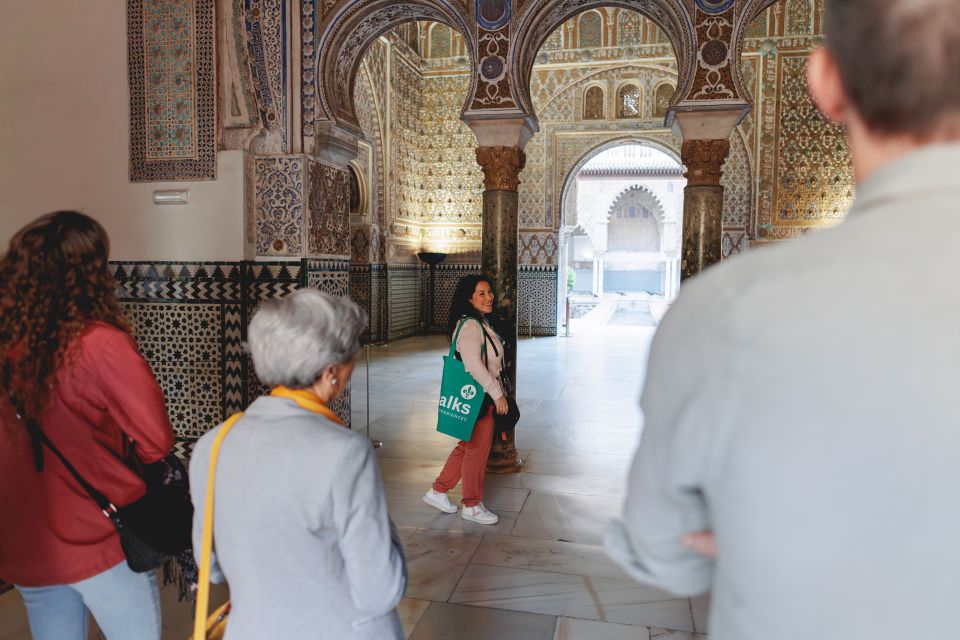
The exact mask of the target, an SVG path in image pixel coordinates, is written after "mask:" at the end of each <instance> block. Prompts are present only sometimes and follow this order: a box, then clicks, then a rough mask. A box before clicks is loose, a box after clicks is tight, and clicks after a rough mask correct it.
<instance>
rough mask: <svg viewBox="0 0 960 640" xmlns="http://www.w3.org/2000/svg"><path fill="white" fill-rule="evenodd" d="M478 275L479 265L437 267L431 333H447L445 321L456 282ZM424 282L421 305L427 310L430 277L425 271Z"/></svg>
mask: <svg viewBox="0 0 960 640" xmlns="http://www.w3.org/2000/svg"><path fill="white" fill-rule="evenodd" d="M475 273H480V265H479V264H455V265H444V264H441V265H440V266H439V267H437V272H436V276H435V279H436V286H435V288H434V302H433V309H432V310H431V311H432V312H431V313H429V316H430V331H431V332H433V333H446V332H447V319H448V317H449V315H450V305H451V304H452V303H453V292H454V290H455V289H456V288H457V282H459V281H460V278H462V277H463V276H466V275H470V274H475ZM425 275H426V276H427V277H426V282H425V285H424V288H423V305H424V308H427V309H429V308H430V307H429V304H430V279H429V278H430V276H429V270H425Z"/></svg>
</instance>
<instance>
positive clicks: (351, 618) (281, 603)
mask: <svg viewBox="0 0 960 640" xmlns="http://www.w3.org/2000/svg"><path fill="white" fill-rule="evenodd" d="M220 429H221V427H217V428H215V429H213V430H211V431H210V432H208V433H207V434H205V435H204V436H203V437H202V438H200V440H199V441H198V442H197V446H196V449H195V450H194V452H193V459H192V461H191V463H190V484H191V492H192V494H193V500H194V506H195V508H196V515H195V517H194V526H193V537H194V546H195V548H196V549H199V548H200V544H199V542H200V531H201V527H202V525H203V500H204V496H205V494H206V484H207V475H208V472H209V461H210V451H211V447H212V445H213V439H214V437H215V436H216V434H217V432H218V431H219V430H220ZM213 531H214V534H213V536H214V565H213V572H212V577H213V581H214V582H223V581H224V580H226V582H227V583H228V584H229V586H230V598H231V603H232V611H231V613H230V619H229V622H228V624H227V636H226V637H227V638H228V640H246V639H250V640H254V639H256V640H262V639H264V638H323V639H329V640H341V639H344V640H346V639H349V640H392V639H400V638H403V632H402V630H401V627H400V621H399V618H398V617H397V614H396V612H395V610H394V608H395V607H396V606H397V603H398V602H400V599H401V598H402V597H403V592H404V589H405V588H406V583H407V574H406V565H405V562H404V557H403V550H402V547H401V544H400V541H399V539H398V538H397V536H396V535H395V534H394V533H393V532H392V526H391V523H390V520H389V518H388V517H387V506H386V499H385V497H384V493H383V484H382V482H381V480H380V472H379V470H378V468H377V461H376V458H375V457H374V454H373V450H372V449H371V447H370V443H369V442H368V441H367V440H366V439H365V438H363V437H362V436H361V435H359V434H356V433H352V432H351V431H349V430H347V429H344V428H343V427H341V426H339V425H337V424H334V423H333V422H331V421H330V420H328V419H327V418H325V417H323V416H321V415H318V414H316V413H313V412H311V411H307V410H305V409H302V408H301V407H300V406H298V405H297V404H296V403H295V402H294V401H292V400H289V399H287V398H278V397H263V398H259V399H258V400H256V401H255V402H254V403H253V404H251V405H250V407H249V409H247V411H246V413H245V414H244V416H243V418H241V419H240V420H239V421H238V422H237V424H236V426H234V428H233V429H232V430H231V431H230V433H229V434H228V435H227V437H226V438H225V439H224V442H223V445H222V447H221V450H220V459H219V462H218V463H217V469H216V478H215V483H214V528H213ZM198 562H199V558H198Z"/></svg>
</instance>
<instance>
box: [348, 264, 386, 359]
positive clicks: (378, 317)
mask: <svg viewBox="0 0 960 640" xmlns="http://www.w3.org/2000/svg"><path fill="white" fill-rule="evenodd" d="M386 292H387V271H386V265H382V264H372V265H371V264H355V265H353V266H352V267H351V269H350V297H351V298H353V301H354V302H356V303H357V304H359V305H360V306H361V307H363V309H364V310H365V311H366V312H367V315H368V317H369V319H370V321H369V330H368V331H367V333H366V334H364V336H363V340H364V342H370V343H373V344H378V343H381V342H385V341H386V340H387V336H386V315H387V309H386V304H387V295H386Z"/></svg>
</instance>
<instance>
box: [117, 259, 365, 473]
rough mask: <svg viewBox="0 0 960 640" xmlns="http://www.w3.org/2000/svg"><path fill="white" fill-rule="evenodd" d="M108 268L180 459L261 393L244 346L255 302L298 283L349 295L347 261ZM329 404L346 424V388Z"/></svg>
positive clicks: (136, 264) (120, 264) (284, 292)
mask: <svg viewBox="0 0 960 640" xmlns="http://www.w3.org/2000/svg"><path fill="white" fill-rule="evenodd" d="M112 268H113V272H114V277H115V279H116V281H117V291H118V297H119V298H120V302H121V304H122V305H123V308H124V310H125V311H126V312H127V314H128V316H129V318H130V320H131V321H132V322H133V324H134V337H135V338H136V340H137V344H138V345H139V347H140V351H141V353H142V354H143V356H144V358H145V359H146V360H147V362H149V363H150V366H151V367H152V369H153V372H154V375H156V377H157V380H158V381H159V383H160V386H161V388H162V389H163V391H164V396H165V397H166V400H167V410H168V412H169V414H170V420H171V422H172V423H173V426H174V431H175V434H176V438H177V451H178V452H179V453H180V454H181V455H183V456H185V457H186V456H188V455H189V452H190V451H191V450H192V447H193V443H194V442H196V440H197V438H199V437H200V436H201V435H203V434H204V433H205V432H206V431H207V430H208V429H210V428H211V427H214V426H216V425H217V424H219V423H220V422H222V421H223V420H224V419H225V418H226V417H228V416H229V415H230V414H232V413H234V412H236V411H242V410H243V409H244V408H245V407H246V406H247V405H248V404H249V403H250V402H252V401H253V400H254V399H255V398H256V397H257V396H258V395H260V394H261V393H264V392H266V391H267V389H266V388H265V387H264V386H263V385H262V384H261V383H260V381H259V380H257V377H256V373H255V372H254V370H253V363H252V362H251V361H250V358H249V356H248V355H246V354H244V353H243V346H242V344H243V340H244V339H245V338H246V326H247V322H248V320H249V319H250V317H251V316H252V315H253V313H254V311H255V310H256V308H257V305H258V304H259V303H260V302H261V301H263V300H267V299H270V298H277V297H282V296H284V295H287V294H288V293H292V292H293V291H296V290H297V289H299V288H301V287H304V286H312V287H317V288H319V289H321V290H323V291H327V292H329V293H333V294H334V295H347V294H348V292H349V283H350V263H349V261H345V260H302V261H301V260H295V261H289V262H256V263H253V262H243V263H241V262H115V263H112ZM332 408H333V409H334V411H335V412H336V413H337V414H338V415H339V416H340V417H341V418H343V419H344V420H345V421H349V415H350V393H349V390H347V392H345V393H344V394H343V396H341V397H340V398H339V399H338V401H337V402H336V403H334V406H333V407H332Z"/></svg>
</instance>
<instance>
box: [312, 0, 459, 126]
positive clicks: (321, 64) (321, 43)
mask: <svg viewBox="0 0 960 640" xmlns="http://www.w3.org/2000/svg"><path fill="white" fill-rule="evenodd" d="M341 5H342V6H341V7H340V8H339V9H335V10H334V11H332V12H330V14H329V15H328V17H327V18H326V19H325V21H324V24H323V25H322V26H321V29H320V36H319V38H318V46H317V53H316V59H315V64H314V69H316V92H317V107H318V113H317V119H318V120H324V119H326V120H330V121H333V122H335V123H336V124H338V125H340V126H341V127H343V128H345V129H348V130H350V131H353V132H354V133H359V132H360V125H359V122H358V120H357V115H356V110H355V105H354V102H353V83H354V79H355V78H356V76H357V71H358V70H359V68H360V63H361V61H362V59H363V54H364V52H365V51H366V50H367V48H368V47H369V46H370V45H371V44H372V43H373V42H374V41H375V40H376V39H377V38H379V37H380V36H381V35H382V34H383V33H385V32H386V31H388V30H389V29H391V28H393V27H395V26H397V25H399V24H403V23H404V22H412V21H415V20H429V21H431V22H441V23H443V24H446V25H447V26H449V27H450V28H451V29H454V30H456V31H458V32H459V33H460V34H461V35H462V36H463V38H464V40H465V42H466V45H467V47H466V48H467V51H468V52H469V55H470V65H471V68H475V67H476V62H475V60H474V59H473V58H474V55H473V51H474V46H473V40H474V38H473V29H472V28H471V27H470V26H469V21H468V17H467V16H466V15H465V14H464V13H463V9H462V7H460V5H459V3H457V2H455V1H454V0H408V1H406V2H398V1H397V0H367V1H361V2H349V1H344V0H341ZM464 99H467V96H464Z"/></svg>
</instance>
